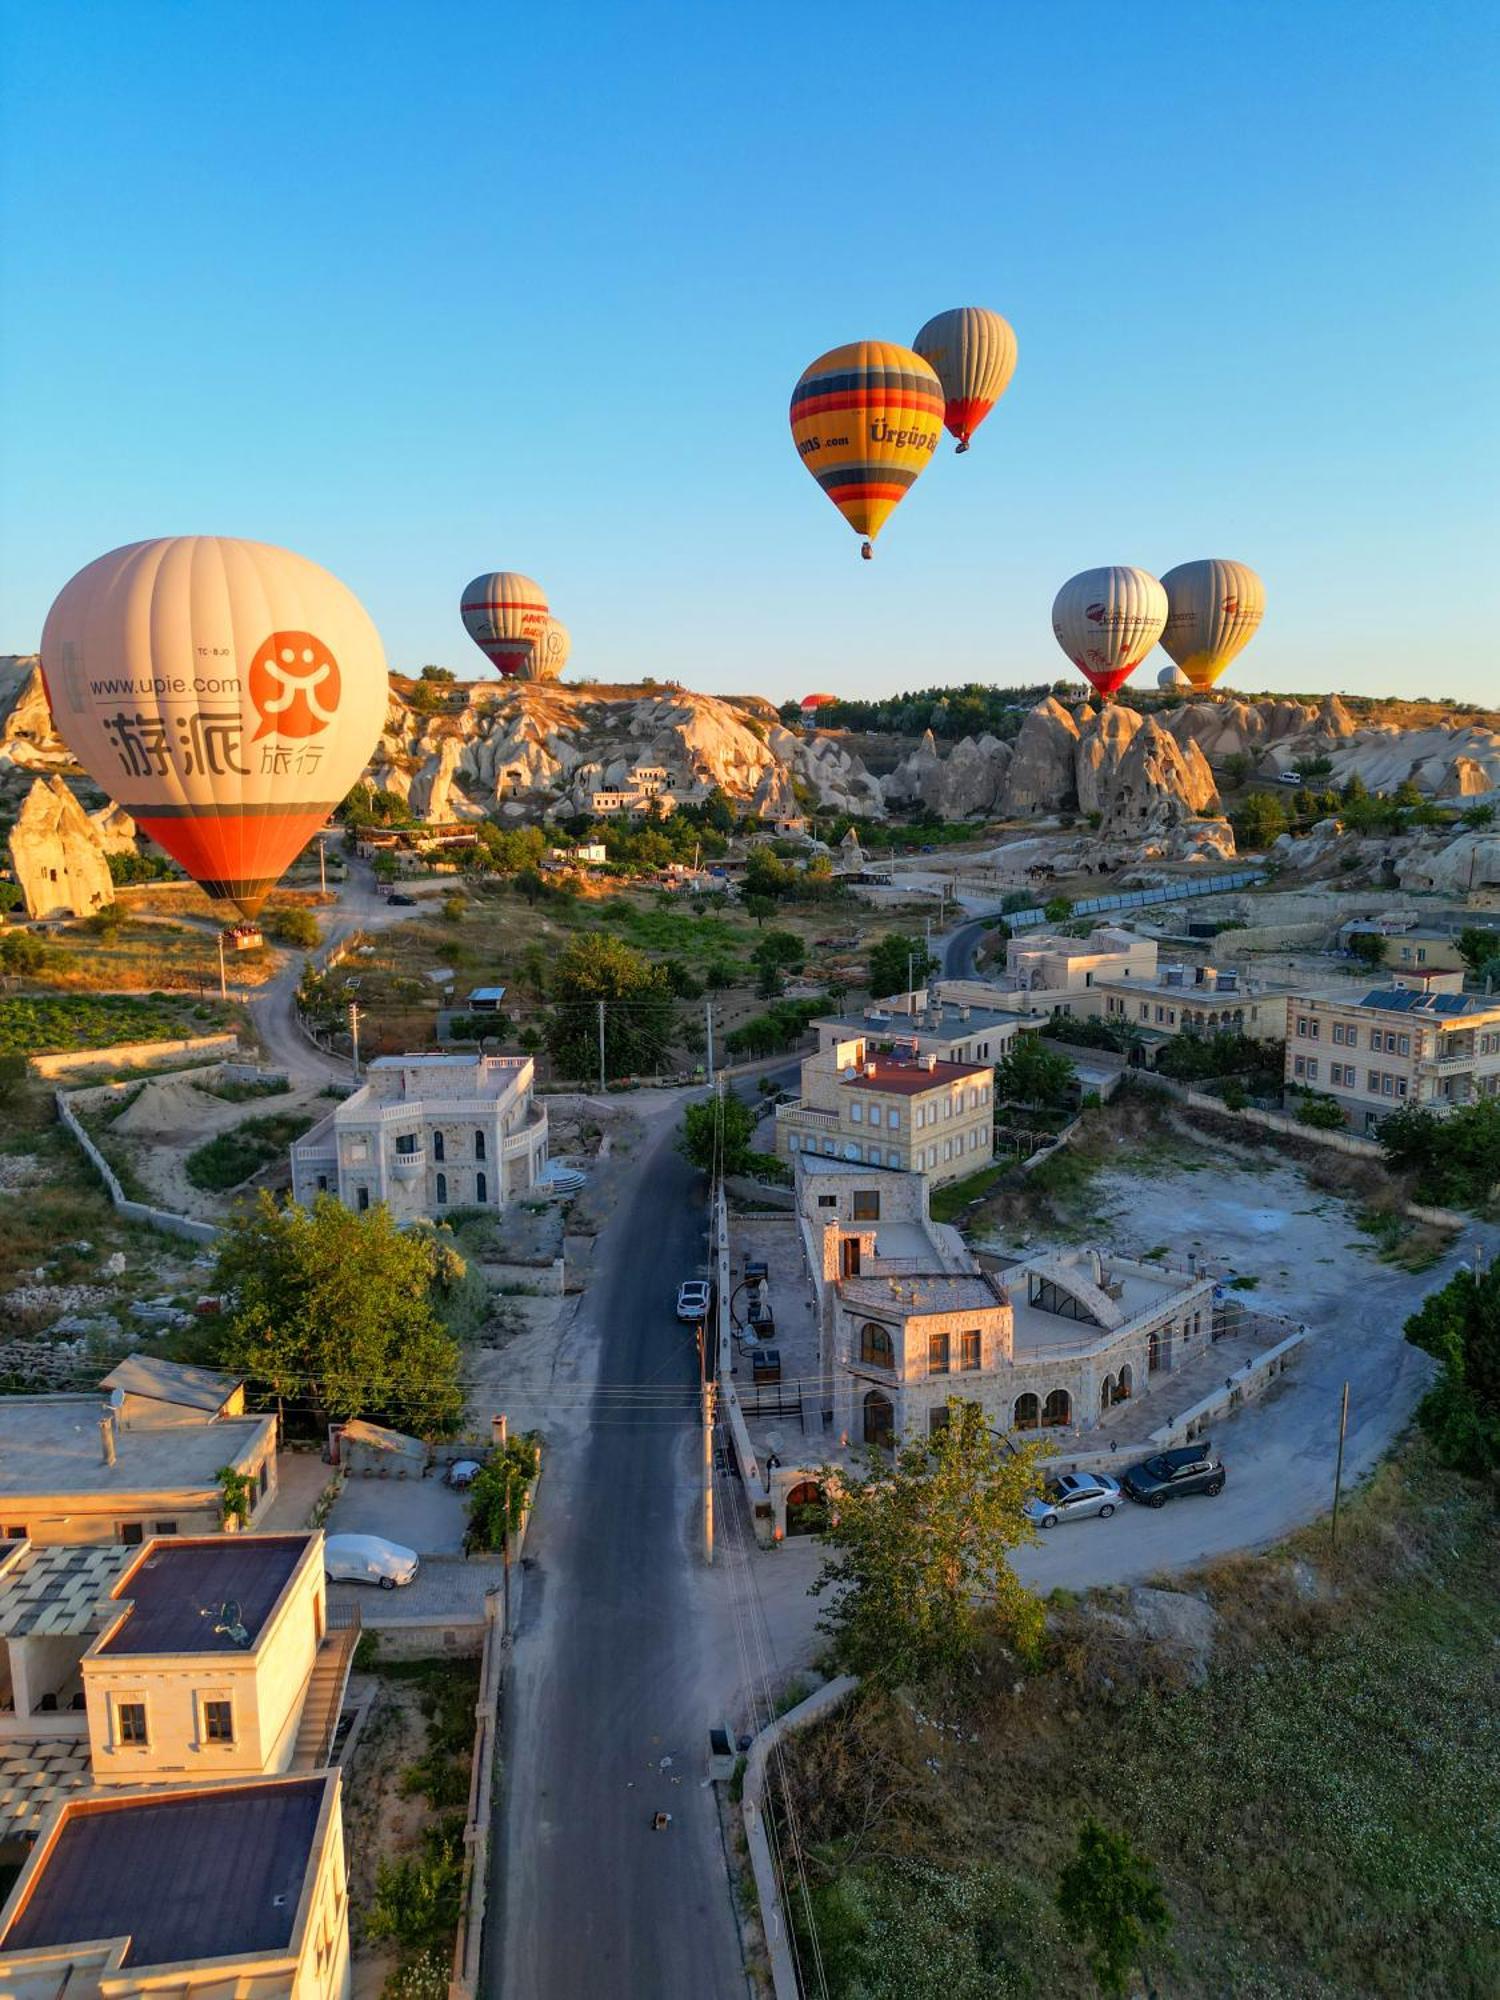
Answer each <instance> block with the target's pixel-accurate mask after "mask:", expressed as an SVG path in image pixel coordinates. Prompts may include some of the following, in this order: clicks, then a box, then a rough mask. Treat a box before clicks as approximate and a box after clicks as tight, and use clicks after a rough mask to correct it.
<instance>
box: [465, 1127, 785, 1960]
mask: <svg viewBox="0 0 1500 2000" xmlns="http://www.w3.org/2000/svg"><path fill="white" fill-rule="evenodd" d="M675 1124H676V1121H675V1118H668V1119H664V1120H662V1121H660V1122H659V1124H658V1125H657V1127H656V1130H655V1133H654V1136H653V1138H652V1139H651V1140H650V1141H649V1142H648V1143H647V1145H646V1147H645V1148H644V1149H643V1151H642V1154H641V1159H640V1170H639V1173H638V1175H637V1177H636V1179H635V1181H634V1185H633V1190H632V1192H631V1194H630V1196H629V1197H628V1198H627V1199H626V1200H625V1201H624V1202H622V1204H621V1207H620V1209H619V1210H618V1211H617V1213H616V1214H615V1215H614V1217H613V1218H612V1219H611V1221H610V1223H609V1224H608V1225H607V1227H606V1229H605V1232H604V1234H603V1235H602V1237H601V1238H600V1242H599V1246H598V1249H597V1251H596V1255H595V1268H594V1275H593V1278H592V1280H591V1283H590V1287H589V1291H588V1293H587V1295H586V1298H585V1301H584V1306H583V1309H582V1321H583V1323H582V1324H581V1325H580V1328H579V1333H580V1336H581V1337H580V1339H579V1340H578V1342H577V1343H576V1347H577V1351H578V1353H579V1354H580V1355H588V1354H589V1353H590V1352H591V1350H592V1352H593V1353H594V1354H596V1355H597V1376H598V1380H597V1384H596V1386H595V1388H594V1392H593V1399H592V1404H591V1406H589V1407H588V1408H587V1409H586V1412H585V1413H584V1414H583V1415H582V1416H581V1417H580V1418H578V1419H577V1420H573V1419H570V1418H569V1417H568V1415H567V1413H566V1411H567V1399H566V1397H564V1396H561V1395H560V1396H559V1398H558V1401H557V1405H556V1411H555V1414H554V1416H553V1417H552V1418H550V1419H549V1420H548V1421H547V1424H546V1428H547V1434H548V1454H547V1459H546V1463H545V1466H544V1471H543V1477H542V1483H541V1486H540V1489H539V1492H538V1498H537V1507H536V1512H535V1514H534V1516H533V1519H532V1524H531V1527H530V1530H529V1532H528V1539H527V1549H526V1553H527V1562H528V1568H527V1570H526V1571H525V1573H524V1575H523V1578H522V1583H521V1590H522V1597H521V1605H520V1613H519V1624H518V1629H517V1637H516V1641H515V1649H514V1656H513V1660H512V1664H511V1670H510V1673H509V1676H508V1684H507V1690H506V1705H505V1720H504V1730H503V1737H502V1756H503V1759H504V1764H505V1785H504V1796H503V1800H502V1802H501V1803H500V1805H499V1806H498V1807H497V1820H498V1824H497V1828H496V1840H495V1845H494V1853H495V1871H496V1879H495V1882H494V1883H493V1885H492V1892H491V1893H492V1900H491V1904H490V1911H491V1918H490V1922H489V1924H488V1925H487V1927H486V1938H485V1947H486V1951H485V1972H484V1979H483V1982H482V1983H483V1990H484V1992H485V1994H486V1995H504V1996H505V2000H575V1996H579V1995H583V1994H587V1995H588V1996H589V2000H647V1996H649V2000H732V1996H733V1995H735V1994H736V1993H743V1992H744V1991H745V1975H744V1971H743V1967H742V1965H741V1960H740V1951H739V1941H738V1934H737V1930H736V1926H735V1922H734V1914H733V1910H732V1908H731V1904H730V1893H729V1886H728V1879H727V1875H726V1871H725V1867H724V1860H723V1854H722V1850H721V1845H720V1838H719V1831H718V1821H717V1816H716V1813H715V1808H714V1801H713V1795H712V1793H711V1792H710V1791H707V1790H705V1789H703V1788H702V1784H701V1781H702V1778H703V1776H704V1762H705V1753H706V1749H707V1742H706V1737H707V1728H708V1724H709V1722H710V1720H711V1719H712V1718H711V1717H710V1716H709V1714H708V1713H707V1712H706V1711H705V1702H704V1697H703V1694H702V1692H701V1689H702V1687H703V1685H704V1684H705V1681H706V1679H708V1677H707V1676H706V1674H705V1667H704V1658H703V1650H704V1631H703V1621H702V1618H701V1616H700V1615H698V1603H699V1597H698V1593H697V1591H696V1590H695V1580H696V1576H697V1570H698V1563H699V1557H698V1535H699V1532H700V1528H699V1515H698V1507H697V1501H698V1494H699V1477H700V1470H699V1468H700V1460H699V1456H698V1452H699V1440H700V1435H701V1433H700V1431H699V1427H698V1421H697V1394H696V1384H697V1379H698V1363H697V1357H696V1353H695V1351H694V1348H693V1345H692V1342H691V1340H690V1338H688V1337H687V1336H686V1335H685V1333H684V1332H683V1331H682V1330H681V1329H679V1328H678V1326H677V1325H676V1322H675V1320H674V1319H673V1316H672V1311H671V1300H672V1293H673V1290H674V1288H675V1285H676V1283H677V1280H678V1278H679V1276H680V1275H681V1274H683V1273H685V1272H688V1271H692V1270H695V1269H698V1268H699V1267H700V1264H701V1260H702V1258H703V1255H704V1248H705V1228H706V1222H707V1215H706V1205H705V1201H704V1192H703V1187H702V1183H701V1181H700V1180H699V1178H698V1177H697V1175H695V1174H694V1173H693V1172H692V1171H691V1170H690V1169H689V1168H688V1167H687V1165H686V1164H685V1162H684V1161H682V1160H681V1159H680V1158H679V1157H678V1156H677V1154H676V1153H675V1151H674V1150H673V1137H674V1133H675ZM590 1321H592V1324H590V1323H589V1322H590ZM580 1365H581V1366H584V1367H592V1366H593V1365H594V1363H592V1362H583V1363H581V1364H580ZM620 1385H633V1386H634V1395H633V1397H625V1396H622V1395H621V1393H620ZM647 1396H652V1397H653V1398H654V1400H653V1401H651V1402H649V1403H648V1402H647V1401H646V1397H647ZM710 1684H711V1683H710ZM663 1758H670V1759H671V1760H672V1762H671V1765H670V1767H669V1768H667V1769H661V1768H659V1766H660V1763H661V1760H662V1759H663ZM674 1780H675V1782H674ZM658 1808H660V1809H662V1810H664V1811H667V1812H670V1813H671V1814H672V1815H673V1822H674V1823H673V1826H672V1828H671V1830H670V1831H669V1832H666V1833H652V1832H651V1831H650V1830H649V1827H648V1820H649V1817H650V1815H651V1814H652V1812H653V1811H655V1810H657V1809H658Z"/></svg>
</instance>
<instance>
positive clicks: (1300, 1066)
mask: <svg viewBox="0 0 1500 2000" xmlns="http://www.w3.org/2000/svg"><path fill="white" fill-rule="evenodd" d="M1306 1074H1307V1057H1306V1056H1294V1057H1293V1058H1292V1075H1293V1076H1306Z"/></svg>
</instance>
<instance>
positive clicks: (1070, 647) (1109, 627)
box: [1052, 564, 1167, 695]
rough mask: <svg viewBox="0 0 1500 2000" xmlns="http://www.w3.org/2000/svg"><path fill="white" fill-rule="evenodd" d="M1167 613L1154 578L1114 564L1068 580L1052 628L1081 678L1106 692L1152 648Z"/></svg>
mask: <svg viewBox="0 0 1500 2000" xmlns="http://www.w3.org/2000/svg"><path fill="white" fill-rule="evenodd" d="M1166 617H1167V593H1166V592H1165V591H1164V590H1163V589H1162V587H1161V585H1160V584H1159V583H1158V582H1157V580H1156V578H1155V577H1154V576H1152V575H1150V574H1149V572H1147V571H1146V570H1143V569H1131V568H1129V567H1127V566H1125V565H1123V564H1116V565H1113V566H1111V567H1109V568H1107V569H1086V570H1082V571H1081V572H1080V573H1079V574H1078V575H1077V576H1075V577H1070V578H1069V580H1068V581H1067V582H1066V583H1065V584H1064V585H1063V587H1062V589H1061V590H1060V591H1059V592H1058V593H1057V597H1056V599H1055V600H1054V602H1053V605H1052V630H1053V632H1054V633H1055V634H1056V635H1057V643H1058V645H1059V646H1061V647H1062V649H1063V651H1064V652H1065V653H1066V654H1067V656H1068V658H1069V659H1070V660H1071V661H1072V662H1073V664H1074V666H1075V667H1077V668H1078V670H1079V672H1080V673H1081V674H1082V675H1083V677H1084V679H1085V680H1087V681H1090V682H1092V684H1093V685H1094V686H1095V687H1096V688H1097V689H1098V690H1099V692H1100V694H1103V695H1110V694H1113V693H1114V692H1115V690H1116V689H1117V688H1118V687H1120V686H1121V685H1122V683H1123V682H1124V681H1125V680H1126V679H1127V678H1128V677H1129V675H1130V674H1132V673H1133V672H1134V671H1135V669H1136V668H1137V667H1138V666H1139V665H1140V663H1141V661H1142V660H1143V659H1145V657H1146V655H1147V654H1148V653H1149V652H1150V651H1151V648H1152V647H1153V646H1154V645H1155V644H1156V642H1157V640H1158V639H1159V638H1160V637H1161V628H1162V626H1163V625H1164V624H1165V623H1166Z"/></svg>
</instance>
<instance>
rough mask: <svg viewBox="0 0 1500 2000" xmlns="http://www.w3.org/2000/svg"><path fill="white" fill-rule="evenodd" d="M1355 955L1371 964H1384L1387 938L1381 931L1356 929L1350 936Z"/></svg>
mask: <svg viewBox="0 0 1500 2000" xmlns="http://www.w3.org/2000/svg"><path fill="white" fill-rule="evenodd" d="M1349 950H1350V952H1351V953H1352V954H1353V956H1354V957H1355V958H1357V959H1360V960H1362V961H1363V963H1364V964H1366V965H1369V966H1376V965H1384V964H1385V953H1386V939H1385V937H1384V936H1383V935H1382V934H1381V932H1379V931H1354V932H1352V933H1351V935H1350V938H1349Z"/></svg>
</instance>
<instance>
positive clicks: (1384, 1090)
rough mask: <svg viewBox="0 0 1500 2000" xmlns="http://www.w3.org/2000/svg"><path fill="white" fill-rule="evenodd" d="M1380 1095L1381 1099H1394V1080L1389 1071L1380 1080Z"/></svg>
mask: <svg viewBox="0 0 1500 2000" xmlns="http://www.w3.org/2000/svg"><path fill="white" fill-rule="evenodd" d="M1380 1094H1381V1096H1382V1097H1394V1096H1395V1095H1396V1079H1395V1078H1394V1077H1393V1076H1392V1075H1391V1073H1390V1071H1389V1070H1387V1071H1386V1073H1385V1075H1384V1076H1383V1077H1382V1078H1381V1079H1380Z"/></svg>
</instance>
